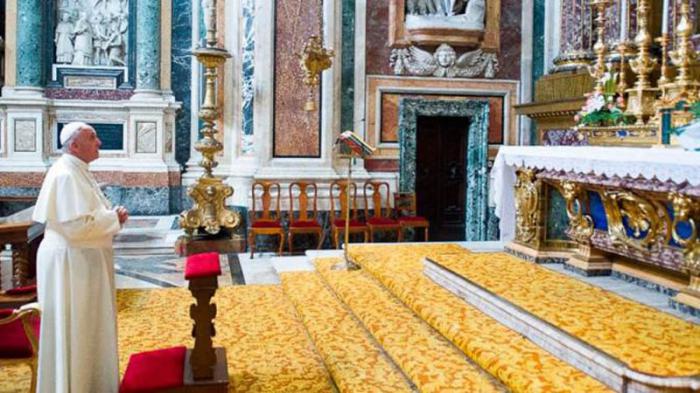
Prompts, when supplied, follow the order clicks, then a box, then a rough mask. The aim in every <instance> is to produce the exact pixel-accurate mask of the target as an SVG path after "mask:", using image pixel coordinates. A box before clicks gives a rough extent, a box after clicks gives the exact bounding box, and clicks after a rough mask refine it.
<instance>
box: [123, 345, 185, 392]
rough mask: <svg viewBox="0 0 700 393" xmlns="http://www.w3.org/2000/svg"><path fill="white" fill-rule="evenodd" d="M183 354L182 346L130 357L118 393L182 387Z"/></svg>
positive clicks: (183, 348)
mask: <svg viewBox="0 0 700 393" xmlns="http://www.w3.org/2000/svg"><path fill="white" fill-rule="evenodd" d="M185 352H186V349H185V347H184V346H182V347H173V348H166V349H157V350H155V351H148V352H141V353H136V354H133V355H131V357H130V358H129V365H127V366H126V372H124V379H122V384H121V386H120V387H119V393H131V392H153V391H157V390H160V389H172V388H177V387H181V386H183V385H184V382H183V374H184V371H185Z"/></svg>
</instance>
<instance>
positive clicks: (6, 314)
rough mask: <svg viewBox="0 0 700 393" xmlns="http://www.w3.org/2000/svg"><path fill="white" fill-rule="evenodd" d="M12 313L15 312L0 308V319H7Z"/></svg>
mask: <svg viewBox="0 0 700 393" xmlns="http://www.w3.org/2000/svg"><path fill="white" fill-rule="evenodd" d="M13 312H15V310H13V309H11V308H0V319H3V318H7V317H9V316H10V315H12V313H13Z"/></svg>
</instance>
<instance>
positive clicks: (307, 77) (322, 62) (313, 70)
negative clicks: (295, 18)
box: [299, 1, 335, 112]
mask: <svg viewBox="0 0 700 393" xmlns="http://www.w3.org/2000/svg"><path fill="white" fill-rule="evenodd" d="M322 9H323V1H321V2H320V4H319V6H318V8H317V10H316V16H317V19H318V22H319V23H318V24H319V26H320V27H321V34H320V36H318V35H312V36H310V37H309V38H308V39H307V40H306V42H305V43H304V49H302V51H301V53H300V54H299V64H300V65H301V68H302V71H303V72H304V84H305V85H306V86H308V88H309V90H308V99H307V100H306V103H305V104H304V110H305V111H307V112H312V111H315V110H316V109H317V108H318V107H317V106H316V88H317V87H318V85H319V83H320V82H321V73H322V72H323V71H324V70H327V69H329V68H330V67H331V65H333V56H334V55H335V54H334V52H333V50H332V49H326V48H325V47H324V46H323V38H322V36H323V16H322V15H321V10H322Z"/></svg>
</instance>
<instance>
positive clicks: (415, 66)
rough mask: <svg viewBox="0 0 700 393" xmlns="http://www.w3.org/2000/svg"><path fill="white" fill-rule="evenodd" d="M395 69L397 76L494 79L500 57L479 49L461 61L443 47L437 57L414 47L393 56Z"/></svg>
mask: <svg viewBox="0 0 700 393" xmlns="http://www.w3.org/2000/svg"><path fill="white" fill-rule="evenodd" d="M390 61H391V67H392V68H393V69H394V74H396V75H416V76H436V77H441V78H474V77H477V76H479V75H482V74H483V75H484V77H486V78H493V77H494V76H495V75H496V72H497V71H498V59H497V58H496V54H494V53H488V52H484V51H482V50H481V49H477V50H474V51H471V52H466V53H464V54H462V55H461V56H459V57H457V52H455V50H454V49H453V48H452V47H451V46H449V45H447V44H442V45H440V46H439V47H438V48H437V50H435V53H432V54H431V53H430V52H428V51H426V50H423V49H420V48H417V47H415V46H411V47H408V48H397V49H394V50H392V52H391V60H390Z"/></svg>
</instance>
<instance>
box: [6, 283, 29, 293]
mask: <svg viewBox="0 0 700 393" xmlns="http://www.w3.org/2000/svg"><path fill="white" fill-rule="evenodd" d="M29 293H36V284H34V285H25V286H23V287H17V288H12V289H8V290H7V291H5V295H26V294H29Z"/></svg>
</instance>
